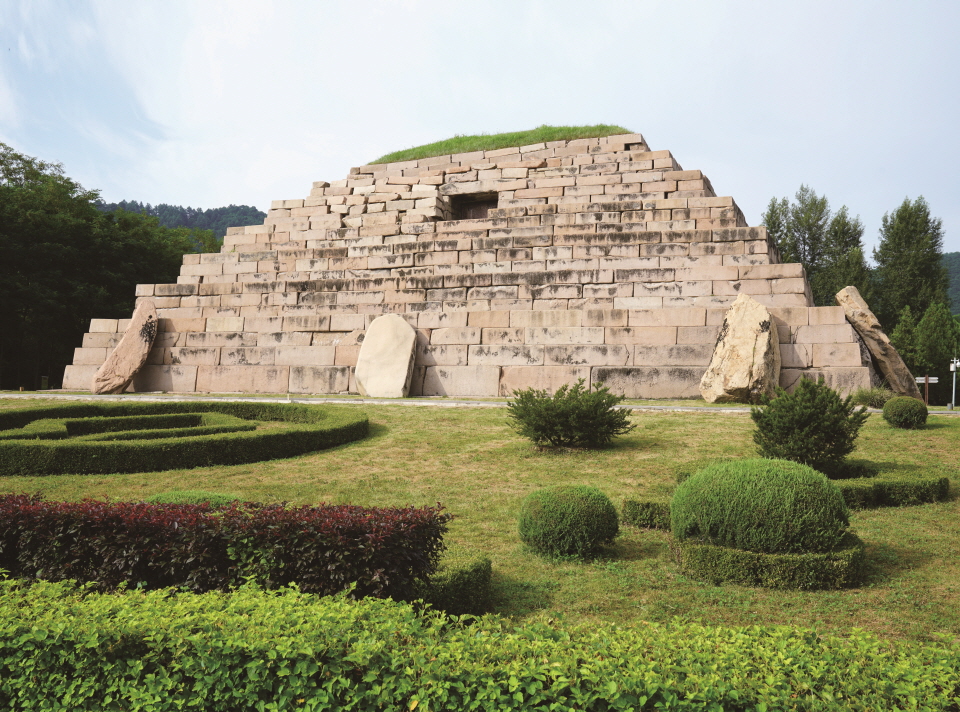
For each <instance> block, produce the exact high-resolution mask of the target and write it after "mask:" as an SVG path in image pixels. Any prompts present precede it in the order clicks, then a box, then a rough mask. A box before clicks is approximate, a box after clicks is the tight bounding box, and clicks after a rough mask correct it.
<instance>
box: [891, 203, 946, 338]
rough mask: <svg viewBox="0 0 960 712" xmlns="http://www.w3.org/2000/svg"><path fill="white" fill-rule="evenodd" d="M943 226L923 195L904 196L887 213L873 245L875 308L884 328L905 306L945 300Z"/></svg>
mask: <svg viewBox="0 0 960 712" xmlns="http://www.w3.org/2000/svg"><path fill="white" fill-rule="evenodd" d="M942 251H943V227H942V221H941V220H940V218H934V217H932V216H931V215H930V207H929V206H928V205H927V202H926V201H925V200H924V199H923V197H922V196H921V197H919V198H917V199H916V200H914V201H911V200H910V199H909V198H905V199H904V201H903V203H902V204H901V205H900V207H898V208H897V209H896V210H894V211H893V212H892V213H888V214H885V215H884V216H883V221H882V224H881V227H880V244H879V245H878V246H877V248H876V249H875V250H874V251H873V259H874V260H876V263H877V267H876V270H875V276H876V282H877V294H878V296H879V299H878V300H877V305H876V307H877V308H876V309H875V311H877V316H878V318H879V319H880V323H881V324H883V325H884V328H886V329H887V330H888V331H890V330H892V329H893V328H895V327H896V325H897V319H898V316H899V314H900V313H901V311H902V310H903V308H904V307H905V306H909V307H910V308H911V310H912V311H913V313H914V314H924V313H926V311H927V308H928V307H929V306H930V305H931V304H935V303H938V302H940V303H944V304H945V303H947V272H946V270H945V269H944V266H943V262H942V259H941V258H942Z"/></svg>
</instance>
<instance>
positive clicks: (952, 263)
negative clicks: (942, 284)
mask: <svg viewBox="0 0 960 712" xmlns="http://www.w3.org/2000/svg"><path fill="white" fill-rule="evenodd" d="M943 266H944V267H946V268H947V278H948V279H949V280H950V286H948V287H947V296H948V297H949V298H950V311H951V312H953V313H954V314H960V252H944V253H943Z"/></svg>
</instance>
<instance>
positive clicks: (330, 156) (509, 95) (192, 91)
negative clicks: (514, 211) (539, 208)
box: [0, 0, 960, 251]
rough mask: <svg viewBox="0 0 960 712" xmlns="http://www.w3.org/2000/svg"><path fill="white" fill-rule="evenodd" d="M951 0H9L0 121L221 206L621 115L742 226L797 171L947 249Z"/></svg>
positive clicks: (149, 196)
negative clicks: (918, 206)
mask: <svg viewBox="0 0 960 712" xmlns="http://www.w3.org/2000/svg"><path fill="white" fill-rule="evenodd" d="M958 32H960V3H957V2H955V0H953V1H950V2H946V1H943V2H923V1H920V2H911V3H903V2H892V1H888V0H879V1H878V0H874V1H872V2H845V1H843V0H834V1H833V2H821V1H820V0H805V1H804V2H790V3H787V2H777V1H773V2H771V1H770V0H765V1H756V2H747V1H739V2H719V1H717V0H702V1H701V2H684V1H682V0H681V1H677V0H674V1H663V2H660V1H647V0H634V1H633V2H614V1H604V0H594V2H591V3H587V2H576V1H566V0H551V1H548V2H523V1H522V0H508V1H504V2H497V1H491V2H482V1H472V2H466V1H463V2H460V1H456V0H447V1H446V2H432V1H422V2H421V1H418V0H396V1H378V0H368V2H363V3H360V2H328V1H324V0H312V1H306V0H303V1H301V2H294V1H292V0H290V1H287V2H254V1H252V0H231V2H213V1H212V0H211V1H205V0H163V1H160V0H138V1H137V2H130V0H89V1H87V2H84V1H82V0H3V2H2V3H0V57H2V59H0V141H3V142H5V143H9V144H11V145H12V146H14V147H15V148H16V149H18V150H20V151H22V152H24V153H27V154H29V155H33V156H38V157H40V158H43V159H45V160H51V161H60V162H62V163H63V164H64V168H65V170H66V172H67V174H68V175H70V176H71V177H73V178H75V179H77V180H79V181H80V182H81V183H83V184H84V186H85V187H88V188H97V189H99V190H100V191H101V193H102V195H103V197H104V198H105V199H106V200H109V201H116V200H120V199H136V200H142V201H145V202H150V203H162V202H165V203H173V204H180V205H191V206H195V207H203V208H207V207H216V206H220V205H227V204H229V203H247V204H252V205H256V206H258V207H260V208H261V209H265V208H267V207H268V206H269V203H270V201H271V200H275V199H281V198H298V197H303V196H305V195H306V194H307V193H308V192H309V189H310V183H311V182H312V181H315V180H337V179H340V178H343V177H344V176H345V175H346V173H347V171H348V170H349V168H350V166H354V165H360V164H362V163H364V162H365V161H368V160H371V159H373V158H376V157H377V156H379V155H381V154H383V153H386V152H388V151H391V150H395V149H399V148H405V147H408V146H413V145H418V144H421V143H427V142H430V141H434V140H439V139H443V138H447V137H449V136H452V135H454V134H457V133H462V134H463V133H481V132H488V133H493V132H499V131H515V130H523V129H528V128H533V127H535V126H537V125H539V124H544V123H547V124H593V123H616V124H621V125H623V126H626V127H628V128H629V129H631V130H634V131H637V132H640V133H642V134H643V135H644V136H645V137H646V139H647V142H648V143H649V145H650V146H651V148H653V149H670V150H671V151H672V152H673V154H674V156H676V158H677V160H678V161H679V162H680V163H681V164H682V165H683V167H684V168H688V169H694V168H699V169H701V170H703V171H704V173H706V174H707V175H708V176H709V177H710V179H711V181H712V182H713V185H714V187H715V189H716V190H717V192H718V194H721V195H733V196H734V198H735V199H736V200H737V202H738V204H739V205H740V206H741V207H742V208H743V210H744V212H745V213H746V215H747V219H748V220H749V221H750V223H751V224H757V223H758V222H759V220H760V214H761V212H762V211H763V209H764V208H765V206H766V204H767V202H768V201H769V199H770V198H771V197H772V196H774V195H776V196H792V195H793V193H794V192H795V191H796V189H797V188H798V187H799V185H800V184H801V183H806V184H808V185H809V186H811V187H812V188H813V189H814V190H816V191H817V192H818V193H821V194H826V195H827V196H828V197H829V198H830V200H831V203H832V205H833V206H834V207H839V206H840V205H842V204H846V205H847V206H848V207H849V209H850V211H851V213H852V214H854V215H857V214H859V215H860V216H861V218H862V220H863V221H864V223H865V225H866V228H867V231H866V236H865V241H866V243H867V246H868V248H872V247H873V246H874V245H875V244H876V237H877V230H878V228H879V226H880V218H881V216H882V215H883V213H884V212H888V211H891V210H893V209H894V208H896V207H897V206H898V205H899V204H900V202H901V201H902V200H903V199H904V197H907V196H909V197H911V198H914V197H916V196H918V195H923V196H925V197H926V199H927V201H928V202H929V203H930V205H931V208H932V210H933V213H934V214H935V215H937V216H939V217H941V218H943V223H944V228H945V232H946V240H945V250H946V251H957V250H960V203H958V201H957V198H956V195H955V194H956V188H957V184H958V181H957V179H956V177H955V175H956V168H955V166H956V164H958V162H960V148H958V137H957V136H958V132H957V127H958V126H960V98H958V88H960V42H958V41H957V39H956V37H957V35H958Z"/></svg>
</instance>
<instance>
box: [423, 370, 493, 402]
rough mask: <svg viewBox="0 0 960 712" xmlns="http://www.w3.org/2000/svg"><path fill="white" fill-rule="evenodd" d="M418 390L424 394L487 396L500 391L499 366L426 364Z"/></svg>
mask: <svg viewBox="0 0 960 712" xmlns="http://www.w3.org/2000/svg"><path fill="white" fill-rule="evenodd" d="M420 392H421V394H422V395H425V396H488V397H494V396H497V395H499V393H500V368H499V366H427V367H426V368H425V370H424V376H423V385H422V386H421V387H420Z"/></svg>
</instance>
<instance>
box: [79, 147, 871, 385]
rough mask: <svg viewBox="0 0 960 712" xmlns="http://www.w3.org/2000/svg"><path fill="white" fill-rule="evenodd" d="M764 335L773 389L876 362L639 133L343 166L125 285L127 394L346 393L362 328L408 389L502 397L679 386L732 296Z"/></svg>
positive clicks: (95, 350) (94, 344) (726, 202)
mask: <svg viewBox="0 0 960 712" xmlns="http://www.w3.org/2000/svg"><path fill="white" fill-rule="evenodd" d="M740 294H749V295H751V296H752V297H753V299H755V300H756V301H758V302H760V303H761V304H763V305H764V306H766V307H767V309H768V310H769V313H770V315H771V317H772V320H773V323H775V324H776V326H777V331H778V337H779V344H780V355H781V370H780V376H779V379H780V384H781V385H782V386H784V387H787V388H789V387H791V386H792V385H793V384H795V383H796V382H797V380H798V379H799V378H801V377H802V376H804V375H809V376H812V377H816V376H819V375H822V376H824V377H825V379H826V382H827V384H828V385H831V386H832V387H834V388H836V389H837V390H840V391H841V392H849V391H850V390H852V389H855V388H857V387H860V386H869V385H870V384H871V380H872V379H875V374H874V371H873V368H872V366H871V360H870V356H869V354H868V352H867V351H866V350H865V349H864V348H863V347H862V345H861V342H860V340H859V338H858V336H857V334H856V332H855V331H854V330H853V328H852V327H851V325H850V324H849V323H848V322H847V320H846V318H845V317H844V311H843V309H842V308H841V307H839V306H836V307H814V306H812V304H813V303H812V300H811V296H810V287H809V284H808V282H807V279H806V276H805V274H804V270H803V268H802V266H801V265H799V264H782V263H781V262H780V259H779V256H778V254H777V251H776V247H775V246H774V244H773V243H772V242H771V240H770V239H769V238H768V236H767V233H766V230H765V229H764V228H762V227H749V226H748V225H747V223H746V221H745V219H744V216H743V213H742V212H741V211H740V209H739V208H738V207H737V204H736V203H735V202H734V200H733V198H731V197H720V196H717V195H716V194H715V192H714V189H713V187H712V185H711V183H710V181H709V180H708V179H707V177H706V176H705V175H703V174H702V173H701V172H700V171H698V170H683V168H681V166H680V165H679V164H678V163H677V161H676V159H675V158H674V157H673V155H672V154H671V153H670V152H669V151H651V150H650V149H649V148H648V146H647V144H646V142H645V141H644V139H643V137H642V136H641V135H639V134H629V135H620V136H609V137H606V138H592V139H578V140H573V141H555V142H550V143H546V144H543V143H540V144H535V145H532V146H520V147H515V148H504V149H500V150H495V151H476V152H473V153H463V154H454V155H446V156H437V157H434V158H426V159H421V160H415V161H406V162H402V163H387V164H379V165H366V166H360V167H359V168H353V169H351V171H350V175H349V176H348V177H347V178H346V179H345V180H339V181H334V182H332V183H327V182H318V183H314V184H313V189H312V190H311V191H310V194H309V196H308V197H306V198H297V199H294V200H280V201H276V202H274V203H273V205H272V208H271V210H270V212H269V215H268V216H267V218H266V219H265V220H264V223H263V225H250V226H246V227H235V228H231V229H230V230H229V231H228V234H227V236H226V238H225V240H224V245H223V248H222V250H221V251H220V252H219V253H215V254H188V255H184V258H183V267H182V268H181V271H180V277H179V278H178V279H177V283H176V284H142V285H139V286H138V287H137V297H138V300H151V301H152V302H153V303H154V305H155V307H156V310H157V316H158V318H159V333H158V334H157V336H156V339H155V341H154V342H153V348H152V350H151V351H150V353H149V357H148V360H147V363H146V365H145V366H143V367H142V368H141V369H140V371H139V372H138V373H137V374H136V377H135V378H134V380H133V383H132V386H131V388H130V389H131V390H134V391H179V392H215V393H227V392H243V393H258V392H270V393H277V392H281V393H287V392H289V393H295V394H308V393H352V392H357V384H356V381H355V378H354V370H355V367H356V364H357V357H358V352H359V351H360V348H361V344H362V342H363V339H364V335H365V332H366V330H367V328H368V327H369V326H370V324H371V322H372V321H373V320H374V319H376V318H377V317H380V316H382V315H384V314H398V315H400V316H401V317H402V318H403V319H404V320H406V322H407V323H409V324H410V325H411V326H412V327H413V328H414V329H415V330H416V341H415V347H414V361H413V375H412V379H411V381H410V386H409V389H410V390H409V393H410V395H424V396H445V395H446V396H505V395H510V394H511V393H512V392H513V390H514V389H516V388H523V387H528V386H535V387H538V388H545V389H547V390H551V391H552V390H554V389H555V388H557V387H558V386H560V385H561V384H564V383H571V382H573V381H576V380H577V379H578V378H584V379H586V380H587V381H588V382H589V383H596V382H600V383H603V384H605V385H606V386H608V387H609V388H610V389H611V390H612V391H613V392H614V393H617V394H624V395H626V396H627V397H629V398H696V397H699V395H700V393H699V383H700V379H701V377H702V376H703V374H704V372H705V370H706V369H707V366H708V364H709V363H710V360H711V356H712V353H713V350H714V345H715V343H716V342H717V337H718V331H719V327H720V325H721V324H722V323H723V321H724V316H725V314H726V313H727V310H728V308H729V307H730V305H731V304H732V303H733V301H734V300H735V299H736V298H737V296H738V295H740ZM125 328H126V323H125V320H116V319H93V321H92V322H91V324H90V332H89V333H88V334H86V335H85V336H84V339H83V345H82V348H78V349H77V350H76V355H75V358H74V363H73V365H71V366H68V367H67V369H66V374H65V376H64V388H68V389H88V388H90V384H91V381H92V379H93V377H94V374H95V373H96V371H97V369H98V367H99V366H100V365H101V364H102V363H103V362H104V361H105V360H106V358H107V356H108V354H109V353H110V352H111V350H112V349H113V347H114V346H115V345H116V344H117V343H118V341H119V340H120V338H121V336H122V335H123V332H124V330H125Z"/></svg>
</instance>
